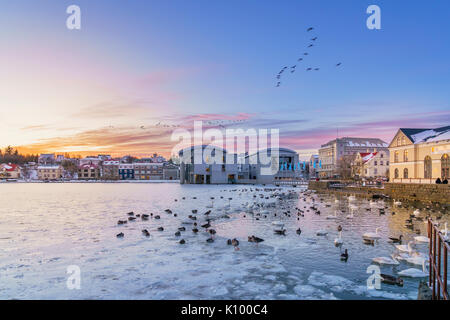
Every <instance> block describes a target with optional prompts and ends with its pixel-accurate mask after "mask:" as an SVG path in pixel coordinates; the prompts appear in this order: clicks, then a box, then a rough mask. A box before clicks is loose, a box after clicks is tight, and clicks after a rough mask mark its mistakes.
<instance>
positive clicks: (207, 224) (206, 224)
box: [201, 221, 211, 229]
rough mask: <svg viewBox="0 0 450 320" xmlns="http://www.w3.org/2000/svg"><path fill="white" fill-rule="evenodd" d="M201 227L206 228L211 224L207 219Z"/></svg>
mask: <svg viewBox="0 0 450 320" xmlns="http://www.w3.org/2000/svg"><path fill="white" fill-rule="evenodd" d="M201 227H202V228H205V229H208V228H209V227H211V224H210V223H209V221H208V222H207V223H205V224H203V225H202V226H201Z"/></svg>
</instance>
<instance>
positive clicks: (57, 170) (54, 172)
mask: <svg viewBox="0 0 450 320" xmlns="http://www.w3.org/2000/svg"><path fill="white" fill-rule="evenodd" d="M37 172H38V179H39V180H43V181H49V180H59V179H61V177H62V174H63V169H62V167H61V166H60V165H40V166H38V167H37Z"/></svg>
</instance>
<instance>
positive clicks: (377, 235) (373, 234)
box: [362, 228, 381, 240]
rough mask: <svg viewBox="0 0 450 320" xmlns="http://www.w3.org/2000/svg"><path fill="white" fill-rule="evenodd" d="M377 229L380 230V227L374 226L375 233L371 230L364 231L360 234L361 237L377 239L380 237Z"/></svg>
mask: <svg viewBox="0 0 450 320" xmlns="http://www.w3.org/2000/svg"><path fill="white" fill-rule="evenodd" d="M378 230H380V228H376V229H375V233H373V232H367V233H364V234H363V235H362V237H363V239H365V240H377V239H380V238H381V236H380V235H379V234H378Z"/></svg>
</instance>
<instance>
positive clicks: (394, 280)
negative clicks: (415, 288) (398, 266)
mask: <svg viewBox="0 0 450 320" xmlns="http://www.w3.org/2000/svg"><path fill="white" fill-rule="evenodd" d="M380 280H381V282H383V283H386V284H391V285H397V286H399V287H403V279H402V278H400V277H394V276H391V275H388V274H384V273H381V274H380Z"/></svg>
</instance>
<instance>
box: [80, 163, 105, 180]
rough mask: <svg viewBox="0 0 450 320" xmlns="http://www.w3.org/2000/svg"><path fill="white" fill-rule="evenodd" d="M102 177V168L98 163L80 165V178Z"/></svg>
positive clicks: (92, 178) (94, 178)
mask: <svg viewBox="0 0 450 320" xmlns="http://www.w3.org/2000/svg"><path fill="white" fill-rule="evenodd" d="M99 178H100V168H99V166H98V165H96V164H92V163H85V164H81V165H80V166H79V167H78V180H97V179H99Z"/></svg>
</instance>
